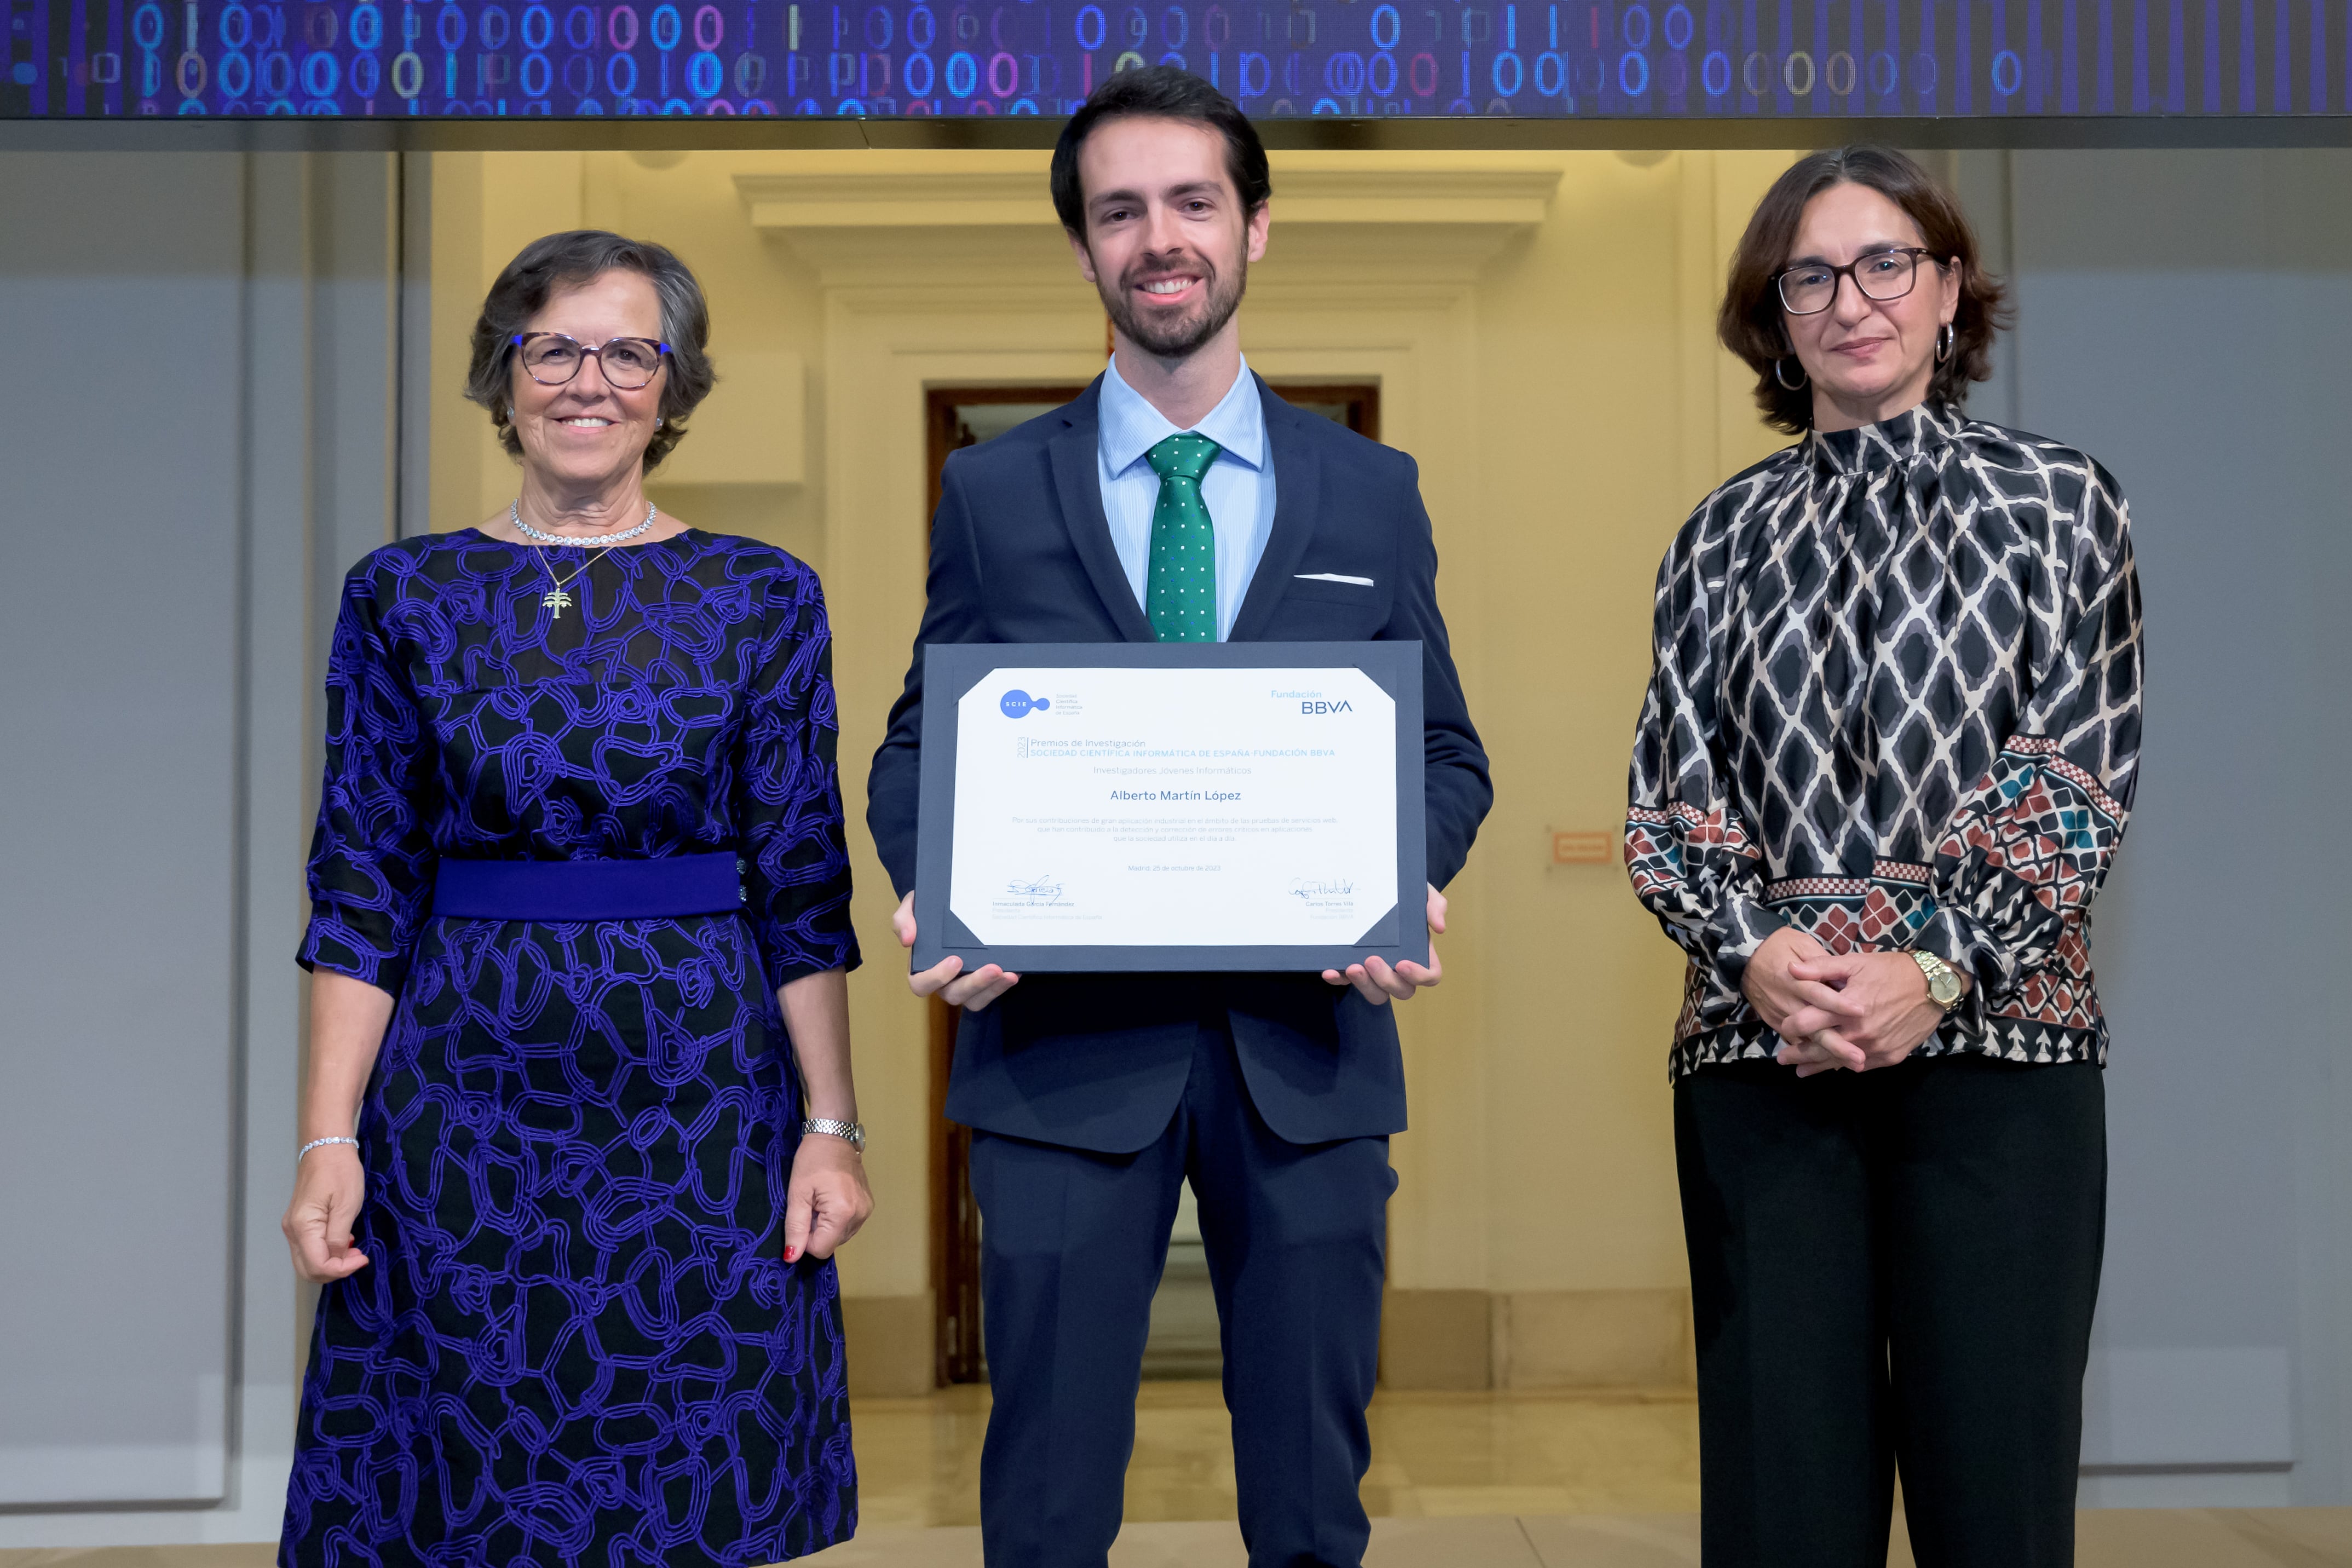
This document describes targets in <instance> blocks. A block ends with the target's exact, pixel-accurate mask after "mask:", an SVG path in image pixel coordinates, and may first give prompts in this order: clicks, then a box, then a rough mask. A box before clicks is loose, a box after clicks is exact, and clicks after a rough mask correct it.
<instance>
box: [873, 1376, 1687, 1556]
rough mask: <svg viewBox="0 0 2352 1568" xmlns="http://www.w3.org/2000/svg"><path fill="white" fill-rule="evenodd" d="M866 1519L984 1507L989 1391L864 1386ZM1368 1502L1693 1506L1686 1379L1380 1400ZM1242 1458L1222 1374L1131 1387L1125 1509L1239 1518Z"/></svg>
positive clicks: (1412, 1507)
mask: <svg viewBox="0 0 2352 1568" xmlns="http://www.w3.org/2000/svg"><path fill="white" fill-rule="evenodd" d="M851 1422H852V1426H853V1429H854V1432H855V1436H856V1444H857V1470H858V1482H859V1486H858V1492H859V1507H860V1512H861V1514H862V1516H863V1518H864V1520H865V1522H866V1525H867V1526H868V1527H875V1526H880V1527H891V1526H908V1525H962V1524H978V1523H979V1522H980V1439H981V1434H982V1431H983V1430H984V1428H985V1427H986V1426H987V1423H988V1391H987V1390H986V1389H985V1388H983V1387H981V1386H978V1385H965V1386H962V1387H959V1388H951V1389H947V1390H945V1391H943V1392H941V1393H940V1394H933V1395H931V1396H930V1397H929V1398H926V1399H868V1400H860V1401H859V1402H858V1403H857V1404H856V1407H855V1408H854V1410H853V1411H852V1414H851ZM1371 1426H1372V1468H1371V1472H1370V1474H1369V1475H1367V1476H1366V1477H1365V1478H1364V1506H1365V1508H1366V1509H1367V1510H1369V1511H1370V1512H1371V1513H1373V1514H1376V1515H1381V1516H1384V1517H1396V1518H1421V1517H1460V1516H1465V1515H1479V1514H1521V1513H1528V1514H1568V1513H1626V1514H1647V1513H1684V1512H1688V1511H1690V1510H1694V1509H1696V1508H1697V1507H1698V1424H1697V1411H1696V1405H1694V1404H1693V1403H1692V1401H1691V1399H1690V1397H1689V1395H1688V1394H1618V1395H1606V1396H1594V1395H1580V1396H1578V1397H1574V1398H1569V1397H1557V1396H1545V1395H1538V1394H1516V1395H1503V1396H1495V1395H1489V1394H1399V1393H1389V1392H1386V1391H1383V1392H1382V1393H1381V1394H1380V1396H1379V1397H1378V1398H1376V1399H1375V1400H1373V1402H1372V1412H1371ZM1233 1516H1234V1457H1233V1448H1232V1440H1231V1437H1230V1435H1229V1432H1228V1428H1227V1426H1226V1419H1225V1406H1224V1400H1223V1395H1222V1394H1220V1393H1219V1391H1218V1385H1217V1384H1214V1383H1191V1382H1186V1383H1146V1384H1144V1385H1143V1391H1142V1394H1141V1396H1140V1397H1139V1399H1138V1400H1137V1402H1136V1413H1135V1458H1133V1459H1132V1460H1131V1461H1129V1466H1128V1472H1127V1517H1128V1519H1129V1521H1133V1522H1136V1523H1156V1522H1163V1521H1180V1520H1183V1521H1201V1520H1229V1519H1231V1518H1233Z"/></svg>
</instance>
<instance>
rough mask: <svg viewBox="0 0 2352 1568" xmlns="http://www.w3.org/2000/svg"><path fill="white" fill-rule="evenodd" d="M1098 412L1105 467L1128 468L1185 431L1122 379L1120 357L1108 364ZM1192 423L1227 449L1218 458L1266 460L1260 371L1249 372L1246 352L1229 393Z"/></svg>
mask: <svg viewBox="0 0 2352 1568" xmlns="http://www.w3.org/2000/svg"><path fill="white" fill-rule="evenodd" d="M1095 417H1096V420H1097V431H1098V434H1097V442H1098V443H1099V445H1100V447H1101V450H1102V459H1103V467H1104V468H1105V469H1106V470H1107V471H1108V472H1110V473H1113V474H1123V473H1125V472H1127V470H1128V469H1129V468H1130V467H1132V466H1133V465H1135V464H1136V463H1138V462H1140V461H1141V460H1142V458H1143V455H1144V454H1145V453H1146V452H1149V451H1150V450H1151V448H1152V447H1156V446H1158V445H1159V444H1160V442H1162V441H1164V440H1166V439H1167V438H1168V437H1171V436H1177V435H1181V434H1183V432H1182V431H1180V430H1179V429H1178V428H1177V427H1176V426H1173V425H1171V424H1170V423H1169V422H1168V416H1166V415H1164V414H1162V413H1160V410H1158V409H1157V408H1154V407H1152V406H1151V405H1150V403H1148V402H1146V401H1145V399H1144V396H1143V394H1141V393H1139V392H1138V391H1136V390H1135V388H1133V387H1131V386H1129V385H1128V384H1127V383H1126V382H1125V381H1123V380H1121V379H1120V377H1119V374H1118V360H1117V359H1113V360H1112V361H1111V362H1110V363H1108V365H1105V366H1104V367H1103V384H1102V397H1101V401H1100V403H1099V404H1098V405H1097V409H1096V413H1095ZM1192 429H1193V431H1194V432H1195V433H1197V434H1199V435H1202V436H1206V437H1208V438H1209V439H1210V440H1212V441H1214V442H1215V443H1216V444H1217V446H1218V447H1220V448H1221V449H1222V452H1223V456H1221V457H1220V458H1218V461H1219V462H1223V461H1224V460H1225V458H1232V459H1233V460H1234V461H1235V462H1237V463H1240V464H1242V465H1244V467H1246V468H1263V467H1264V466H1265V410H1264V408H1263V407H1261V406H1260V403H1259V399H1258V395H1257V377H1255V376H1254V375H1252V374H1250V367H1249V361H1248V360H1247V359H1246V358H1244V360H1243V361H1242V365H1241V370H1240V372H1239V373H1238V374H1235V375H1234V384H1233V385H1232V386H1230V387H1228V388H1227V389H1226V391H1225V395H1224V396H1223V397H1222V398H1220V399H1219V400H1218V402H1217V405H1216V406H1215V407H1214V408H1212V409H1210V410H1209V413H1208V416H1207V417H1205V418H1203V419H1202V421H1201V422H1200V423H1199V424H1198V425H1195V426H1192Z"/></svg>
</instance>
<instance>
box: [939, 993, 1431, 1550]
mask: <svg viewBox="0 0 2352 1568" xmlns="http://www.w3.org/2000/svg"><path fill="white" fill-rule="evenodd" d="M1388 1144H1389V1141H1388V1140H1387V1139H1386V1138H1349V1139H1343V1140H1340V1141H1339V1142H1331V1143H1314V1144H1298V1143H1288V1142H1284V1141H1283V1140H1282V1139H1280V1138H1278V1137H1276V1135H1275V1133H1274V1132H1273V1131H1272V1130H1271V1129H1269V1128H1268V1127H1267V1126H1266V1124H1265V1120H1264V1119H1263V1118H1261V1117H1260V1116H1259V1115H1258V1113H1257V1111H1256V1109H1255V1107H1254V1106H1253V1105H1252V1104H1251V1103H1250V1098H1249V1089H1248V1087H1247V1086H1246V1084H1244V1081H1243V1079H1242V1071H1241V1062H1240V1060H1239V1059H1238V1058H1236V1057H1235V1056H1234V1042H1233V1037H1232V1035H1231V1034H1229V1033H1228V1032H1227V1031H1226V1029H1225V1027H1224V1026H1223V1020H1222V1019H1218V1020H1214V1021H1211V1022H1206V1023H1203V1025H1202V1028H1201V1037H1200V1042H1199V1045H1198V1046H1197V1047H1196V1048H1195V1050H1194V1052H1193V1058H1192V1075H1191V1077H1190V1078H1189V1079H1187V1081H1186V1084H1185V1089H1184V1098H1183V1100H1182V1101H1181V1104H1180V1105H1179V1106H1178V1108H1177V1111H1176V1114H1175V1117H1174V1119H1173V1120H1172V1121H1170V1123H1169V1125H1168V1129H1167V1131H1165V1132H1163V1133H1162V1134H1161V1135H1160V1139H1159V1141H1158V1142H1154V1143H1152V1144H1150V1146H1148V1147H1146V1148H1144V1149H1142V1150H1140V1151H1139V1152H1136V1153H1133V1154H1097V1153H1092V1152H1087V1151H1086V1150H1083V1149H1067V1148H1063V1147H1060V1146H1058V1145H1055V1144H1050V1143H1036V1142H1029V1141H1027V1140H1025V1139H1019V1138H1005V1137H1000V1136H998V1135H996V1134H993V1133H989V1132H975V1133H974V1134H973V1135H972V1141H971V1189H972V1195H973V1197H974V1198H976V1199H977V1200H978V1201H979V1204H980V1213H981V1220H982V1226H981V1265H980V1269H981V1272H980V1285H981V1293H982V1302H983V1306H984V1310H983V1313H982V1332H983V1333H984V1334H985V1335H986V1337H987V1341H988V1372H989V1380H990V1382H991V1383H992V1384H993V1389H992V1393H993V1395H994V1405H993V1408H992V1410H991V1411H990V1413H989V1418H988V1437H987V1440H986V1442H985V1444H984V1445H983V1447H982V1450H981V1459H980V1519H981V1540H982V1554H983V1556H984V1558H985V1560H986V1562H987V1563H988V1564H989V1568H1103V1564H1104V1563H1107V1562H1108V1557H1109V1552H1110V1545H1111V1542H1112V1540H1113V1539H1114V1538H1115V1537H1116V1536H1117V1535H1118V1526H1119V1517H1120V1513H1121V1511H1122V1505H1123V1503H1124V1500H1125V1485H1124V1483H1125V1479H1126V1473H1127V1461H1128V1457H1129V1454H1130V1453H1131V1452H1132V1451H1133V1449H1134V1447H1135V1394H1136V1385H1137V1383H1138V1382H1139V1379H1140V1376H1141V1373H1142V1368H1143V1346H1144V1341H1145V1339H1146V1338H1147V1337H1148V1335H1149V1333H1150V1326H1151V1297H1152V1293H1153V1291H1154V1290H1155V1289H1157V1288H1158V1286H1159V1283H1160V1269H1161V1268H1162V1267H1163V1266H1164V1265H1165V1264H1166V1262H1167V1260H1168V1231H1169V1226H1171V1224H1172V1223H1173V1222H1174V1220H1175V1217H1176V1203H1177V1196H1178V1189H1179V1187H1180V1186H1181V1184H1182V1183H1183V1182H1184V1180H1185V1178H1186V1177H1188V1176H1189V1177H1190V1178H1191V1179H1192V1192H1193V1194H1194V1196H1196V1197H1197V1198H1198V1199H1199V1200H1200V1212H1201V1239H1202V1243H1203V1244H1204V1247H1205V1250H1206V1251H1207V1254H1208V1262H1209V1283H1210V1285H1211V1287H1212V1289H1213V1290H1214V1291H1215V1293H1216V1299H1217V1319H1218V1328H1219V1335H1220V1338H1221V1340H1222V1342H1223V1347H1224V1359H1225V1407H1226V1408H1227V1410H1229V1411H1230V1412H1231V1413H1232V1415H1233V1433H1234V1479H1235V1482H1236V1484H1237V1485H1238V1488H1239V1491H1240V1496H1239V1498H1238V1502H1239V1505H1240V1506H1239V1512H1240V1514H1241V1527H1242V1539H1243V1541H1244V1542H1246V1543H1247V1545H1248V1548H1249V1560H1250V1563H1251V1568H1356V1565H1357V1564H1359V1563H1360V1562H1361V1561H1362V1559H1363V1552H1364V1543H1365V1542H1366V1541H1367V1540H1368V1539H1369V1538H1370V1534H1371V1524H1370V1521H1369V1520H1367V1519H1366V1518H1365V1516H1364V1508H1363V1504H1362V1502H1361V1501H1360V1500H1359V1498H1358V1495H1357V1488H1358V1486H1359V1485H1360V1483H1361V1482H1362V1480H1363V1478H1364V1471H1365V1469H1366V1468H1367V1467H1368V1466H1369V1465H1370V1463H1371V1434H1370V1428H1369V1426H1368V1424H1367V1423H1366V1421H1365V1417H1364V1408H1365V1406H1366V1405H1369V1404H1370V1403H1371V1397H1372V1382H1373V1377H1374V1375H1375V1373H1377V1371H1378V1369H1379V1363H1380V1340H1381V1279H1383V1277H1384V1273H1385V1269H1384V1267H1383V1258H1384V1254H1385V1251H1386V1248H1387V1244H1388V1227H1387V1218H1386V1215H1387V1210H1388V1201H1389V1194H1391V1192H1393V1191H1394V1190H1395V1187H1396V1174H1395V1173H1394V1172H1393V1171H1392V1170H1391V1169H1390V1166H1389V1148H1388Z"/></svg>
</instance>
